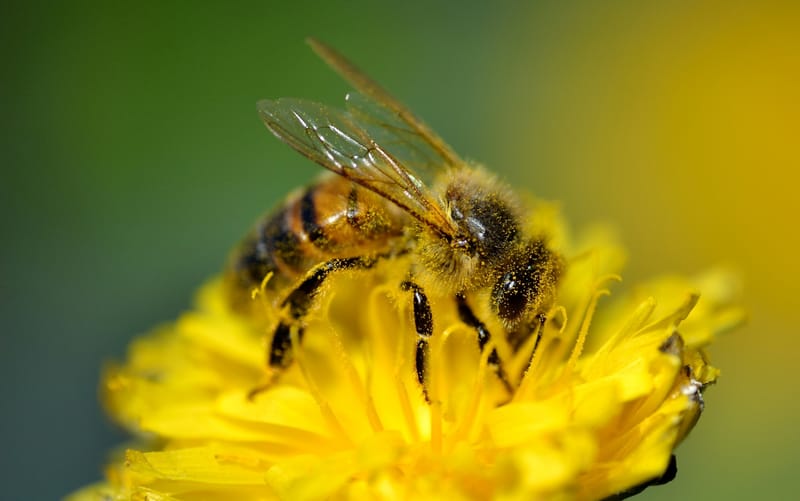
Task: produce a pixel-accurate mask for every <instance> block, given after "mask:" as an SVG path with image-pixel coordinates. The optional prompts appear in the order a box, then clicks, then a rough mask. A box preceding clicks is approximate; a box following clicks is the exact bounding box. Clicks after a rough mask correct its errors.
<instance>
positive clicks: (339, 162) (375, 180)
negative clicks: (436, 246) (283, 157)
mask: <svg viewBox="0 0 800 501" xmlns="http://www.w3.org/2000/svg"><path fill="white" fill-rule="evenodd" d="M258 111H259V114H260V115H261V119H262V120H263V121H264V124H265V125H266V126H267V128H268V129H269V130H270V131H271V132H272V133H273V134H275V136H277V137H278V138H279V139H281V140H282V141H284V142H286V143H287V144H288V145H289V146H291V147H292V148H294V149H295V150H297V151H298V152H300V153H301V154H303V155H304V156H305V157H307V158H309V159H310V160H312V161H314V162H316V163H318V164H319V165H321V166H323V167H325V168H326V169H329V170H331V171H333V172H335V173H337V174H339V175H340V176H344V177H345V178H347V179H350V180H351V181H353V182H354V183H357V184H359V185H361V186H363V187H365V188H367V189H369V190H372V191H373V192H375V193H377V194H378V195H380V196H382V197H384V198H386V199H387V200H390V201H392V202H394V203H395V204H397V205H398V206H399V207H400V208H402V209H403V210H405V211H406V212H408V213H409V214H410V215H412V216H413V217H415V218H416V219H417V220H419V221H420V222H422V223H424V224H426V225H428V226H429V227H431V228H433V229H434V230H436V231H437V232H439V233H441V234H443V235H445V236H450V235H452V234H453V233H454V228H453V227H452V226H451V224H450V223H449V222H448V219H447V218H446V217H445V216H444V213H443V211H442V209H441V207H440V205H439V203H438V202H437V201H436V200H435V199H434V197H433V196H432V195H431V194H430V191H429V190H428V188H427V187H426V186H425V184H424V183H423V182H422V181H421V180H420V179H418V178H417V177H416V176H415V175H414V173H413V172H412V171H411V170H409V168H408V167H407V166H406V165H404V164H403V163H401V161H400V160H399V159H398V158H397V157H396V156H395V155H394V153H393V151H394V150H391V151H390V149H389V148H388V147H384V145H383V144H379V143H378V141H376V140H375V139H374V138H373V137H372V136H371V135H370V133H368V132H367V130H366V129H365V127H363V126H362V125H361V123H360V120H359V119H357V118H356V117H354V116H353V115H351V114H350V113H348V112H345V111H342V110H338V109H336V108H331V107H328V106H325V105H322V104H319V103H315V102H311V101H305V100H302V99H289V98H282V99H277V100H263V101H259V102H258ZM393 143H394V142H393ZM393 146H398V147H399V145H395V144H393Z"/></svg>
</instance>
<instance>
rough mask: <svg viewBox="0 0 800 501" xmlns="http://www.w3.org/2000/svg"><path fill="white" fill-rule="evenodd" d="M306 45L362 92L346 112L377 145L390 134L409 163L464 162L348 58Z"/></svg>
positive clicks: (312, 41) (433, 166) (427, 165)
mask: <svg viewBox="0 0 800 501" xmlns="http://www.w3.org/2000/svg"><path fill="white" fill-rule="evenodd" d="M308 44H309V45H310V46H311V48H312V49H313V50H314V52H316V53H317V55H319V56H320V57H321V58H322V60H323V61H325V62H326V63H327V64H328V65H329V66H330V67H331V68H333V70H334V71H336V72H337V73H338V74H339V75H340V76H341V77H342V78H344V79H345V80H346V81H347V82H348V83H350V85H352V86H353V87H354V88H355V89H356V90H358V91H359V92H360V93H361V94H363V96H362V95H359V94H352V95H351V96H349V99H348V101H349V103H348V104H349V111H350V112H351V113H352V115H353V116H354V117H357V118H358V119H359V120H360V121H362V122H363V124H364V125H365V126H367V127H368V130H369V131H370V133H372V134H374V137H375V139H376V140H378V139H380V141H379V142H380V144H384V142H383V141H384V140H386V141H387V142H386V143H385V144H386V145H387V147H388V144H389V143H390V142H392V137H396V138H398V139H400V141H401V142H402V143H403V144H405V145H406V148H404V149H401V150H398V151H397V155H398V158H400V159H401V160H405V158H403V156H404V154H405V153H410V154H411V157H410V162H413V163H409V164H408V165H415V166H416V165H419V167H420V168H426V169H430V170H431V171H434V172H435V171H436V170H438V169H442V168H447V167H460V166H463V165H464V162H463V160H461V158H460V157H459V156H458V155H457V154H456V153H455V152H454V151H453V150H452V149H451V148H450V147H449V146H448V145H447V143H445V142H444V141H443V140H442V138H440V137H439V136H438V135H437V134H436V133H434V132H433V130H431V128H430V127H428V126H427V125H426V124H425V123H424V122H423V121H422V120H420V119H419V118H417V117H416V116H414V114H413V113H411V110H409V109H408V108H407V107H406V106H405V105H403V103H401V102H400V101H398V100H397V99H395V97H394V96H392V95H391V94H390V93H389V92H388V91H386V90H385V89H384V88H383V87H381V86H380V85H379V84H378V83H377V82H375V81H374V80H372V79H371V78H370V77H368V76H367V75H366V74H365V73H364V72H362V71H361V70H359V69H358V68H357V67H356V66H355V65H354V64H353V63H351V62H350V61H349V60H347V58H345V57H344V56H343V55H341V54H339V53H338V52H337V51H336V50H334V49H333V48H331V47H329V46H327V45H325V44H323V43H322V42H320V41H319V40H316V39H314V38H309V39H308ZM365 96H366V99H365ZM384 135H385V136H386V137H383V136H384ZM409 147H410V148H409ZM417 162H420V163H419V164H417Z"/></svg>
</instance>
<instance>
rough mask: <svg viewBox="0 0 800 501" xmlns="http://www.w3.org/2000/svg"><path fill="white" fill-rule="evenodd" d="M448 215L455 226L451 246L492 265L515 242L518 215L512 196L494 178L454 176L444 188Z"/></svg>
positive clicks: (504, 256)
mask: <svg viewBox="0 0 800 501" xmlns="http://www.w3.org/2000/svg"><path fill="white" fill-rule="evenodd" d="M445 198H446V200H447V207H448V215H449V217H450V219H451V221H452V222H453V224H454V225H455V226H456V228H458V233H457V234H456V235H455V238H454V239H453V241H452V242H451V245H452V246H453V247H454V248H455V249H457V250H459V251H460V252H463V253H465V254H467V255H470V256H473V257H477V258H479V259H480V261H481V262H482V263H483V264H484V266H485V267H488V268H492V267H494V266H496V264H497V263H500V262H502V261H504V260H505V259H506V256H507V255H508V252H509V251H510V250H511V249H513V248H514V247H515V246H516V245H518V241H519V234H520V230H519V224H518V220H519V216H518V213H517V212H518V211H517V208H516V206H515V204H514V203H513V200H514V199H513V197H511V196H510V195H509V194H508V193H506V191H505V190H504V189H503V188H502V187H500V186H498V183H496V182H494V180H491V181H487V180H484V179H478V180H476V179H474V177H473V178H464V177H461V176H458V177H456V179H454V180H453V182H452V183H450V184H449V186H448V188H447V190H446V191H445Z"/></svg>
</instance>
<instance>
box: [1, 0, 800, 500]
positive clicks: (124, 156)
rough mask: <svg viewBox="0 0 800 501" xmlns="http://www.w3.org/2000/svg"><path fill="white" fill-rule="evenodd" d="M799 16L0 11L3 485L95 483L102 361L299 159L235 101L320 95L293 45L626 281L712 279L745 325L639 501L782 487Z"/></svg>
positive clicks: (674, 8) (434, 10)
mask: <svg viewBox="0 0 800 501" xmlns="http://www.w3.org/2000/svg"><path fill="white" fill-rule="evenodd" d="M798 26H800V9H799V8H798V7H797V4H796V3H789V2H786V3H771V2H751V3H746V2H719V3H716V4H714V3H704V2H692V1H685V2H682V1H679V2H665V3H663V4H658V3H647V2H580V3H563V2H553V3H544V2H542V3H539V2H526V3H522V2H518V3H511V2H496V3H493V4H492V5H489V4H488V2H487V3H486V4H479V3H477V2H475V3H467V2H461V3H456V2H452V3H444V2H441V3H440V2H421V1H420V2H392V3H384V4H380V5H379V4H378V3H377V2H347V3H345V2H341V5H334V4H333V2H316V3H314V2H292V3H290V2H280V3H279V2H274V3H269V2H250V3H226V4H224V5H223V4H220V5H216V6H210V5H206V4H200V3H197V2H164V3H161V2H143V3H135V4H134V3H131V4H122V3H114V5H111V3H109V2H82V1H81V2H69V3H65V4H59V3H57V2H43V3H40V4H38V5H37V3H36V2H13V1H12V2H8V1H6V2H3V4H2V6H0V39H1V40H2V44H1V45H0V47H2V48H1V49H0V50H2V54H0V55H2V68H3V75H2V81H1V82H0V93H2V103H1V104H2V113H3V120H2V127H3V134H2V139H1V140H2V142H3V144H2V150H0V164H1V165H2V170H1V172H2V179H0V181H1V184H0V190H1V194H2V200H0V204H2V206H0V214H2V216H1V218H0V220H2V225H3V226H2V235H3V244H2V245H1V246H0V252H2V277H1V278H0V294H2V296H1V297H0V299H1V301H0V308H1V309H2V318H3V333H2V340H1V341H0V342H1V343H2V344H1V345H0V357H1V359H0V371H2V374H1V377H0V384H1V385H2V387H1V388H0V390H1V391H2V397H3V400H2V415H1V416H2V417H0V419H2V429H1V430H0V434H1V436H0V444H2V448H3V451H2V453H0V462H2V463H1V464H0V475H2V486H3V497H4V498H8V499H52V498H56V497H58V496H60V495H63V494H64V493H66V492H69V491H70V490H72V489H75V488H77V487H79V486H81V485H83V484H86V483H88V482H91V481H94V480H96V479H98V478H100V474H101V473H100V471H101V466H102V464H103V462H104V457H105V455H106V453H107V451H108V450H109V449H110V448H111V447H113V446H114V445H115V444H118V443H120V442H122V441H123V440H124V435H123V434H122V433H120V432H119V431H117V430H115V429H114V427H113V426H112V425H110V424H109V423H108V421H107V419H106V418H105V417H104V416H103V414H102V412H101V410H100V408H99V405H98V403H97V399H96V387H97V383H98V375H99V371H100V367H101V366H102V364H103V363H104V361H106V360H108V359H111V358H115V357H117V358H118V357H121V356H122V355H123V353H124V349H125V346H126V344H127V343H128V342H129V340H130V339H132V338H133V337H134V336H135V335H136V334H139V333H142V332H144V331H147V330H148V329H150V328H151V327H152V326H154V325H156V324H158V323H159V322H164V321H168V320H170V319H172V318H174V317H175V316H176V315H177V314H178V312H179V311H181V310H182V309H184V308H186V307H187V306H188V305H189V304H190V300H191V296H192V293H193V291H194V290H195V288H196V287H197V286H198V285H199V284H200V283H201V282H203V280H204V279H205V278H206V277H208V276H210V275H212V274H213V273H215V272H216V271H217V270H219V269H220V266H221V264H222V262H223V260H224V258H225V256H226V253H227V251H228V250H229V248H230V247H231V246H232V245H233V243H235V242H236V241H237V240H238V238H239V237H240V236H241V235H242V234H243V232H244V231H245V230H246V229H247V228H248V227H249V225H250V224H251V222H252V221H253V220H254V219H255V218H256V217H257V215H259V214H260V213H262V212H263V211H265V210H266V209H268V208H270V207H271V206H273V205H274V204H275V203H276V202H277V201H278V200H279V199H280V198H281V197H282V195H283V194H284V193H286V192H287V191H289V190H290V189H291V188H293V187H295V186H297V185H300V184H302V183H305V182H306V181H307V180H309V179H310V178H312V177H313V176H314V175H315V174H316V173H317V172H318V171H319V169H318V168H316V167H315V166H313V165H311V164H310V163H309V162H306V161H303V160H302V159H301V158H300V157H299V156H297V155H296V154H294V153H293V152H292V151H290V149H289V148H288V147H285V146H284V145H282V144H280V143H279V142H278V141H277V140H275V139H273V138H272V137H271V136H270V135H269V134H268V133H267V131H266V130H265V129H264V127H263V126H262V125H261V124H260V123H259V120H258V118H257V116H256V113H255V101H256V100H257V99H259V98H263V97H278V96H304V97H310V98H314V99H317V100H323V101H325V102H329V103H339V102H341V99H342V97H343V95H344V93H345V92H346V89H347V88H346V86H345V85H344V84H343V83H342V82H341V81H339V80H338V79H337V77H336V76H335V75H334V74H333V73H332V72H330V71H328V70H327V69H326V68H325V67H324V65H323V64H322V63H320V62H319V61H318V60H317V59H316V58H315V57H314V56H313V55H312V53H311V52H310V50H309V49H308V48H307V47H306V45H305V44H304V43H303V39H304V38H305V37H306V36H307V35H312V34H313V35H315V36H317V37H319V38H321V39H323V40H326V41H328V42H329V43H331V44H333V45H335V46H336V47H338V48H340V49H341V50H342V51H343V52H344V53H346V54H348V55H350V56H351V57H352V58H353V59H355V60H356V61H358V62H359V64H360V65H361V66H362V67H363V68H365V69H367V70H368V71H369V73H370V74H372V75H374V76H375V77H376V78H377V79H378V80H380V81H381V82H383V83H385V84H386V85H387V87H389V88H390V89H392V90H393V91H394V92H395V94H397V95H398V96H399V97H401V98H402V99H403V100H404V101H406V102H407V103H409V104H410V106H411V107H412V108H413V109H414V110H416V111H417V112H418V113H419V114H420V115H421V116H423V117H424V118H425V119H426V120H427V121H428V122H429V123H430V124H431V125H432V126H433V127H434V128H435V129H436V130H438V131H439V132H440V133H441V134H442V135H443V136H444V137H445V138H446V139H447V140H448V141H449V142H451V144H452V145H453V146H454V147H455V148H456V150H457V151H459V152H461V153H462V154H464V155H465V156H467V157H470V158H474V159H479V160H480V161H482V162H484V163H486V164H488V165H490V166H491V167H492V168H493V169H494V170H496V171H499V172H500V173H502V175H503V176H504V177H505V178H506V179H508V180H510V181H511V182H513V183H514V184H515V185H517V186H526V187H528V188H529V189H530V190H531V191H532V192H534V193H536V194H538V195H540V196H543V197H547V198H550V199H556V200H560V201H561V202H562V203H563V209H564V212H565V213H566V215H567V216H568V217H569V218H570V220H571V221H572V222H573V223H574V225H575V226H581V225H585V224H588V223H590V222H592V221H598V220H600V221H610V222H613V223H614V224H615V225H616V227H617V228H618V229H619V232H620V234H621V235H622V238H623V240H624V241H625V242H626V243H627V245H628V247H629V250H630V261H629V267H628V272H627V273H626V276H625V279H626V283H632V282H634V281H636V280H637V279H642V278H645V277H649V276H652V275H655V274H659V273H661V272H664V271H675V272H680V273H689V274H691V273H695V272H698V271H700V270H702V269H704V268H706V267H707V266H710V265H714V264H717V263H723V264H728V265H730V266H732V267H734V268H736V269H738V270H739V271H740V272H741V273H742V276H743V283H744V290H745V292H744V297H743V301H744V302H745V304H746V305H747V307H748V309H749V311H750V315H751V320H750V323H749V325H748V326H747V327H746V328H744V329H741V330H739V331H737V332H736V333H735V334H734V335H731V336H727V337H725V338H723V339H721V340H720V342H719V343H718V344H717V345H716V346H715V347H714V348H713V350H712V354H713V360H714V361H715V362H716V363H717V364H718V365H719V366H720V367H721V368H722V370H723V375H722V380H721V382H720V384H719V385H718V386H717V387H715V388H712V389H711V390H710V391H709V392H708V394H707V401H708V403H709V405H708V408H707V411H706V414H705V416H704V418H703V419H702V420H701V422H700V424H699V426H698V428H697V429H696V430H695V433H694V434H693V436H691V437H690V439H689V441H688V442H687V443H686V444H685V445H684V446H682V447H681V449H680V451H679V469H680V473H679V476H678V479H677V480H676V481H675V482H673V483H672V484H670V485H667V486H665V487H660V488H656V489H651V490H650V491H648V492H647V493H645V495H644V496H642V499H671V498H677V497H679V496H680V497H682V498H684V499H751V498H756V497H764V498H781V497H788V496H790V493H791V492H794V491H796V476H797V472H796V471H795V470H796V468H797V466H798V450H799V447H798V446H800V431H798V426H797V425H798V418H799V417H800V410H799V407H800V405H798V401H797V399H796V398H795V397H796V395H797V389H796V387H795V384H796V382H797V377H796V376H795V375H794V373H792V372H790V367H793V366H796V365H797V362H796V361H797V352H798V348H800V337H798V336H797V335H796V331H797V329H796V327H795V326H796V325H797V320H798V319H797V315H796V313H795V312H796V309H797V307H798V299H797V294H796V292H797V290H798V289H800V287H799V286H798V284H799V283H800V281H799V279H800V273H798V258H797V256H796V253H797V250H798V248H799V246H798V240H800V239H799V238H798V231H797V226H796V224H797V223H796V221H795V220H796V219H797V216H798V214H800V211H798V209H799V208H800V207H798V205H799V203H798V198H800V197H799V196H798V193H797V190H798V188H797V186H798V180H800V175H799V174H798V167H800V161H799V160H800V148H798V144H800V141H798V131H800V98H798V94H799V91H798V89H800V63H799V61H800V57H798V54H800V31H799V30H798ZM793 480H794V481H793Z"/></svg>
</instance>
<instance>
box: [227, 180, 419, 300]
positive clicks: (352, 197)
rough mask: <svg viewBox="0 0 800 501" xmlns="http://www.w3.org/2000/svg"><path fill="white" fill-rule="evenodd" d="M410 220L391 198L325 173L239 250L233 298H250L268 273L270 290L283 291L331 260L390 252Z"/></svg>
mask: <svg viewBox="0 0 800 501" xmlns="http://www.w3.org/2000/svg"><path fill="white" fill-rule="evenodd" d="M407 224H408V216H406V215H405V213H403V212H402V211H400V209H398V208H397V207H395V206H394V205H393V204H392V203H391V202H388V201H386V200H385V199H383V198H381V197H379V196H378V195H375V194H373V193H372V192H370V191H367V190H365V189H362V188H358V187H357V186H356V185H354V184H353V183H351V182H350V181H348V180H347V179H345V178H343V177H340V176H327V177H325V178H323V179H322V180H320V181H319V182H318V183H316V184H314V185H312V186H310V187H308V188H305V189H304V190H302V191H300V192H298V193H295V194H293V195H292V196H290V197H289V199H288V200H287V201H286V203H285V204H284V205H283V206H282V207H280V208H279V209H278V210H276V211H275V212H273V213H272V214H270V215H268V216H267V217H265V218H264V219H262V220H261V221H260V222H259V223H258V224H257V225H256V227H255V228H254V230H253V231H252V232H251V234H250V235H249V236H248V237H247V238H246V239H245V240H244V242H243V243H242V245H241V246H240V247H239V248H238V249H237V250H236V251H235V253H234V255H233V259H232V261H231V265H230V270H229V278H231V279H232V280H230V282H231V285H232V286H233V288H234V289H235V290H234V298H233V299H234V302H235V303H240V302H242V301H245V300H246V298H249V292H250V291H251V290H252V289H253V288H254V287H257V286H259V285H260V284H261V282H262V281H263V279H264V277H265V276H267V274H268V273H273V275H272V278H270V280H269V282H268V283H267V288H268V289H269V290H283V289H284V288H285V287H287V286H289V285H291V284H293V283H294V282H295V281H296V280H297V279H298V278H300V277H302V276H303V275H305V274H306V273H307V272H308V271H309V270H310V269H311V268H313V267H314V266H315V265H317V264H319V263H322V262H325V261H329V260H330V259H333V258H339V257H353V256H369V255H374V254H377V253H385V252H388V251H390V250H392V249H394V248H395V247H396V246H397V245H398V244H399V242H401V239H402V237H403V234H404V231H403V229H404V227H405V226H406V225H407ZM276 299H277V298H276Z"/></svg>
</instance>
